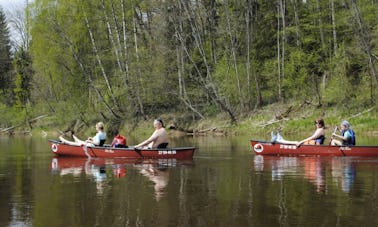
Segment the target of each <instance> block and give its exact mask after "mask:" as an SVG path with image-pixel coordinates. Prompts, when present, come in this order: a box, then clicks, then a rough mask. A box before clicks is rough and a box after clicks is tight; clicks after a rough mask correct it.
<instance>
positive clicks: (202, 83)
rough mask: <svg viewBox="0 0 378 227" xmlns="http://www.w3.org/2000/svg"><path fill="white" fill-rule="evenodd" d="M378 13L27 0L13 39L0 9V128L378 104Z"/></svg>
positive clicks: (339, 4) (302, 4) (328, 7)
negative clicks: (16, 37) (295, 106)
mask: <svg viewBox="0 0 378 227" xmlns="http://www.w3.org/2000/svg"><path fill="white" fill-rule="evenodd" d="M377 21H378V1H377V0H359V1H357V0H337V1H336V0H312V1H309V0H268V1H267V0H243V1H240V0H70V1H66V0H34V1H32V2H30V3H28V5H27V7H26V9H25V13H24V18H23V20H22V21H21V22H20V21H18V23H19V24H18V26H17V27H19V28H20V30H19V33H20V37H21V40H22V42H21V44H20V45H18V46H12V44H11V42H10V33H9V27H8V26H9V23H12V20H11V19H9V18H6V17H5V14H4V12H2V10H1V9H0V50H1V52H0V55H1V56H0V81H1V82H0V86H1V88H0V114H1V115H2V117H1V119H0V130H1V131H8V130H9V129H10V128H13V127H16V126H17V127H21V128H23V129H30V128H33V127H34V126H33V122H35V121H36V120H38V119H42V118H45V120H44V124H42V126H41V127H46V128H51V127H56V126H57V125H70V124H74V123H75V122H76V123H77V122H78V121H80V122H82V123H83V124H85V125H87V126H93V125H94V124H93V122H96V121H98V120H102V121H105V122H108V123H112V124H113V125H118V127H121V126H122V124H124V122H140V121H144V120H150V119H153V118H154V117H157V116H164V115H167V116H168V115H169V116H171V119H168V120H174V121H177V122H185V124H190V122H196V121H201V120H206V119H212V118H224V119H225V120H226V121H227V122H228V123H229V124H230V125H237V124H238V123H239V122H240V121H242V120H243V119H244V118H246V117H248V118H253V114H254V113H255V112H256V111H258V110H260V109H262V108H264V107H267V106H271V105H279V106H291V105H292V104H293V103H307V104H308V105H311V106H312V107H314V108H315V109H319V110H325V109H327V108H335V109H337V110H338V111H339V112H340V113H343V112H347V113H349V112H355V113H358V112H362V111H364V110H366V109H372V108H373V109H375V107H376V106H377V103H376V101H377V97H378V96H377V95H378V89H377V88H378V72H377V69H376V67H377V60H378V57H377V56H378V49H377V45H378V23H377ZM7 22H8V23H7ZM13 23H14V21H13ZM374 111H375V112H377V110H376V109H375V110H374Z"/></svg>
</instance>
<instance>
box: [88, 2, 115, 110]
mask: <svg viewBox="0 0 378 227" xmlns="http://www.w3.org/2000/svg"><path fill="white" fill-rule="evenodd" d="M82 11H83V14H84V20H85V25H86V26H87V29H88V32H89V36H90V39H91V44H92V50H93V52H94V53H95V55H96V60H97V63H98V65H99V67H100V69H101V73H102V76H103V78H104V80H105V82H106V85H107V87H108V91H109V94H110V98H111V99H112V101H113V105H114V106H118V105H117V101H116V99H115V97H114V94H113V88H112V86H111V84H110V82H109V79H108V76H107V75H106V72H105V68H104V66H103V65H102V61H101V57H100V55H99V53H98V50H97V45H96V41H95V38H94V35H93V33H92V28H91V26H90V24H89V20H88V17H87V14H86V12H85V9H84V8H82Z"/></svg>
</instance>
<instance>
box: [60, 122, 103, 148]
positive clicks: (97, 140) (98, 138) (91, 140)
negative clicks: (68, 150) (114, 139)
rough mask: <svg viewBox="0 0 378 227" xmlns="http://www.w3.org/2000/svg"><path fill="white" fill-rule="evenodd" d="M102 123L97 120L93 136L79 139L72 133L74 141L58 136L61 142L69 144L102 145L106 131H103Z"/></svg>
mask: <svg viewBox="0 0 378 227" xmlns="http://www.w3.org/2000/svg"><path fill="white" fill-rule="evenodd" d="M104 128H105V126H104V123H102V122H98V123H97V124H96V131H97V133H96V135H95V136H94V137H88V139H87V140H85V141H84V140H80V139H79V138H77V137H76V136H75V135H72V137H73V138H74V140H75V142H73V141H69V140H66V139H64V138H63V136H60V137H59V139H60V141H62V142H63V143H66V144H70V145H79V146H81V145H85V146H102V145H103V144H104V142H105V140H106V133H105V131H104Z"/></svg>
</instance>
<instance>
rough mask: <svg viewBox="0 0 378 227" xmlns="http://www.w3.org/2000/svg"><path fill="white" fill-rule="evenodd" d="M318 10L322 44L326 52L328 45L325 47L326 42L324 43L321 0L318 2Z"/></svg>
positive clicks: (317, 0)
mask: <svg viewBox="0 0 378 227" xmlns="http://www.w3.org/2000/svg"><path fill="white" fill-rule="evenodd" d="M316 10H317V13H318V23H319V34H320V42H321V45H322V50H323V51H324V50H325V46H326V45H325V42H324V32H323V21H322V11H321V9H320V5H319V0H316Z"/></svg>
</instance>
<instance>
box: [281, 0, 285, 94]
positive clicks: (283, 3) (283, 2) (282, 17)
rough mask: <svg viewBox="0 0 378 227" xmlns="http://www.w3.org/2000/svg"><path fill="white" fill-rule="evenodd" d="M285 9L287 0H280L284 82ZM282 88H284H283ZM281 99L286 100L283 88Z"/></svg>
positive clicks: (283, 78)
mask: <svg viewBox="0 0 378 227" xmlns="http://www.w3.org/2000/svg"><path fill="white" fill-rule="evenodd" d="M285 11H286V2H285V0H280V12H281V20H282V42H281V45H282V49H281V51H282V52H281V56H282V57H281V75H282V76H281V77H282V84H283V81H284V80H285V55H286V52H285V51H286V50H285V45H286V16H285ZM281 89H282V88H281ZM281 92H282V93H281V99H282V101H284V97H285V94H284V93H283V92H284V91H283V90H281Z"/></svg>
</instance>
